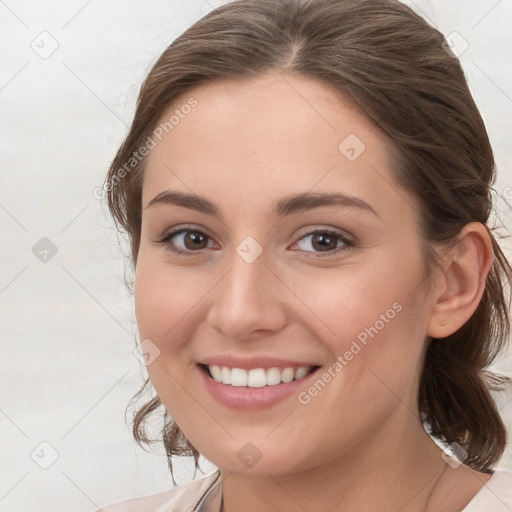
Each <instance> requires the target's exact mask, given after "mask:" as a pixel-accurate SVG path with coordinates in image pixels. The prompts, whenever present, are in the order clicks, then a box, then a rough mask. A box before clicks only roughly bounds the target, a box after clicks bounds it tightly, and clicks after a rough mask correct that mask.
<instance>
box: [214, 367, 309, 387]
mask: <svg viewBox="0 0 512 512" xmlns="http://www.w3.org/2000/svg"><path fill="white" fill-rule="evenodd" d="M312 368H313V367H312V366H300V367H299V368H292V367H288V368H277V367H272V368H267V369H265V368H254V369H252V370H244V369H243V368H228V367H227V366H218V365H210V366H208V369H209V370H210V373H211V375H212V377H213V378H214V379H215V380H216V381H217V382H222V383H223V384H231V386H235V387H249V388H262V387H264V386H276V385H277V384H281V382H284V383H288V382H291V381H292V380H297V379H302V377H304V376H305V375H307V374H308V373H309V372H310V370H311V369H312Z"/></svg>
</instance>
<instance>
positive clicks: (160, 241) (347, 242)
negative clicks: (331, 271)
mask: <svg viewBox="0 0 512 512" xmlns="http://www.w3.org/2000/svg"><path fill="white" fill-rule="evenodd" d="M183 232H185V233H186V232H190V233H197V234H200V235H203V236H205V237H207V238H208V239H211V237H210V236H209V235H208V234H207V233H205V232H204V231H201V230H199V229H196V228H193V227H192V226H184V227H180V228H177V229H175V230H173V231H171V232H169V233H166V234H164V235H162V236H160V237H159V238H158V239H157V240H155V243H157V244H162V245H165V246H166V248H167V249H168V250H169V251H172V252H174V253H176V254H179V255H182V256H194V255H195V254H198V253H200V252H201V251H202V250H204V249H201V250H199V251H183V250H181V249H176V248H171V245H172V244H170V243H169V240H171V239H172V238H173V237H174V236H175V235H177V234H180V233H183ZM318 233H320V234H324V235H325V234H326V235H330V236H335V237H336V238H338V239H339V240H341V241H342V242H343V243H344V244H345V245H344V246H343V247H338V248H336V249H333V250H330V251H326V252H317V253H316V254H315V256H314V257H315V258H322V257H325V256H333V255H335V254H338V253H340V252H344V251H349V250H351V249H353V248H354V247H355V246H356V244H355V242H353V241H351V240H349V239H348V238H346V237H345V236H343V235H342V234H341V233H339V232H338V231H334V230H332V229H317V230H314V231H310V232H308V233H306V234H305V235H304V236H302V237H301V238H299V240H298V241H301V240H303V239H304V238H307V237H308V236H311V235H315V234H318ZM304 252H307V253H310V252H313V253H314V252H315V251H304Z"/></svg>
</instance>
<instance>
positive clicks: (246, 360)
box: [199, 354, 320, 370]
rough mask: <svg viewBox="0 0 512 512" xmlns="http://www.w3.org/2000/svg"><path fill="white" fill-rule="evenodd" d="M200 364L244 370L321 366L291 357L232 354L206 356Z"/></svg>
mask: <svg viewBox="0 0 512 512" xmlns="http://www.w3.org/2000/svg"><path fill="white" fill-rule="evenodd" d="M199 363H200V364H205V365H207V366H211V365H216V366H227V367H228V368H243V369H244V370H252V369H254V368H273V367H278V368H299V367H301V366H303V367H310V366H320V365H318V364H314V363H311V362H299V361H292V360H291V359H282V358H280V357H271V356H252V357H240V356H234V355H231V354H226V355H217V356H211V357H206V358H205V359H203V360H201V361H199Z"/></svg>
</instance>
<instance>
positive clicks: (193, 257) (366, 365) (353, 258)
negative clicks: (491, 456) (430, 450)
mask: <svg viewBox="0 0 512 512" xmlns="http://www.w3.org/2000/svg"><path fill="white" fill-rule="evenodd" d="M191 98H193V99H191ZM194 100H195V101H194ZM184 105H194V106H193V107H191V108H188V107H184ZM176 110H177V111H178V112H175V111H176ZM173 115H174V118H173V120H172V121H170V122H169V119H170V118H171V116H173ZM161 122H162V123H165V122H167V123H168V124H167V125H166V126H165V128H164V129H162V127H160V129H159V130H158V131H157V132H154V133H156V134H158V136H155V137H153V138H154V140H155V142H156V146H155V147H154V148H153V149H151V150H150V153H149V156H148V157H147V165H146V170H145V177H144V185H143V211H142V232H141V242H140V250H139V253H138V262H137V269H136V286H135V300H136V315H137V322H138V327H139V332H140V339H141V341H142V343H143V349H145V351H147V352H148V364H149V366H148V371H149V375H150V378H151V381H152V383H153V385H154V386H155V389H156V391H157V392H158V395H159V396H160V398H161V401H162V402H163V404H164V405H165V407H166V409H167V411H168V412H169V414H170V415H171V416H172V417H173V419H174V420H175V421H176V422H177V424H178V426H179V427H180V428H181V429H182V431H183V432H184V434H185V435H186V436H187V438H188V439H189V440H190V442H191V443H192V445H194V446H195V447H196V448H197V449H198V450H199V452H201V453H202V454H203V455H204V456H205V457H206V458H207V459H209V460H210V461H212V462H213V463H214V464H215V465H217V466H218V467H221V468H223V469H227V470H230V471H236V472H245V473H249V472H252V473H258V474H263V473H265V472H266V471H271V472H272V474H284V473H290V472H294V471H299V470H303V469H306V468H308V467H314V466H317V465H319V464H323V463H327V462H328V461H335V460H338V459H339V458H340V457H347V456H348V455H350V454H351V453H352V454H356V453H357V452H358V451H360V450H362V449H364V447H365V446H367V445H368V443H369V442H370V441H369V440H370V439H377V438H379V433H380V432H382V429H383V428H384V425H386V424H389V422H390V421H392V422H393V424H394V425H395V426H396V425H402V426H403V427H404V428H406V429H407V428H408V427H409V426H410V425H412V424H415V425H417V422H418V418H417V415H415V414H414V413H413V411H416V410H417V407H416V403H417V398H416V396H417V388H418V382H419V376H420V374H421V359H422V354H423V349H424V345H425V336H426V334H428V323H429V315H430V309H431V304H432V302H431V301H430V299H429V297H428V296H427V295H426V292H425V284H426V281H425V279H424V263H423V259H422V256H421V252H420V237H419V232H418V211H417V206H416V202H415V200H414V198H413V197H412V196H411V195H410V194H409V193H407V192H406V191H404V190H403V189H401V188H400V187H399V186H398V185H397V184H396V182H395V180H394V178H393V175H392V172H391V168H390V159H389V154H388V147H387V142H386V139H385V137H384V136H383V134H382V133H381V132H380V131H379V129H377V127H376V126H375V125H374V124H373V123H372V122H371V121H369V120H368V119H367V118H366V117H365V116H363V115H362V114H361V113H360V112H359V111H358V110H357V109H355V108H354V106H353V105H352V106H351V105H350V103H349V102H348V101H347V99H346V98H345V99H343V97H341V96H340V95H339V94H337V93H336V92H334V91H333V90H332V89H330V88H329V87H327V86H326V85H324V84H322V83H320V82H317V81H315V80H312V79H309V78H301V77H297V76H291V75H286V74H282V75H281V74H277V73H269V74H267V75H264V76H261V77H259V78H258V79H257V80H255V79H253V80H250V81H245V82H235V81H218V82H215V83H213V84H210V85H209V86H208V87H199V88H196V89H194V90H192V91H189V93H187V94H186V95H184V96H183V97H182V99H180V100H179V101H177V102H175V103H174V104H173V106H172V108H169V109H168V110H167V111H166V112H165V114H164V115H163V116H162V118H161ZM159 139H161V140H159ZM171 193H172V194H174V195H172V194H171ZM178 193H179V194H180V195H179V196H178V195H177V194H178ZM166 194H167V195H166ZM310 196H311V198H310V199H308V200H306V198H307V197H310ZM155 198H158V199H157V200H155ZM328 198H330V199H328ZM173 230H175V231H178V232H177V233H176V234H174V235H172V236H169V237H167V238H166V235H169V234H170V233H171V231H173ZM163 238H166V240H165V241H164V242H160V241H159V240H162V239H163ZM176 251H182V252H183V253H181V254H180V253H178V252H176ZM207 365H210V366H211V367H212V366H213V365H215V366H217V367H220V368H211V372H212V373H213V374H214V375H215V376H216V377H217V379H221V378H224V380H225V381H226V382H228V380H229V379H230V380H231V382H232V384H237V385H232V384H228V383H224V382H217V381H216V380H215V379H214V378H212V377H211V376H210V375H209V374H208V373H207V370H206V367H207ZM222 367H224V368H222ZM300 367H306V368H307V370H299V368H300ZM232 368H239V369H241V370H233V371H231V369H232ZM269 368H273V369H272V370H269ZM285 368H288V369H287V370H286V369H285ZM290 368H291V369H290ZM311 369H313V370H314V371H313V373H307V374H306V375H305V376H302V377H301V375H302V374H303V373H304V372H306V371H307V372H310V370H311ZM250 370H253V371H250ZM294 376H297V377H299V378H297V380H293V381H292V382H288V381H289V379H290V378H292V377H294ZM246 379H248V383H249V384H250V385H249V386H248V385H247V382H246ZM281 381H284V382H281ZM277 382H281V383H280V384H277ZM253 386H254V387H253Z"/></svg>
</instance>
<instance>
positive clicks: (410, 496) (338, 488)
mask: <svg viewBox="0 0 512 512" xmlns="http://www.w3.org/2000/svg"><path fill="white" fill-rule="evenodd" d="M402 409H403V412H402V416H401V417H396V418H392V419H390V420H389V421H388V422H387V424H384V425H382V426H381V427H380V429H379V430H378V431H377V432H375V433H374V434H375V435H372V436H371V439H363V440H361V441H360V442H359V443H358V444H357V446H356V445H355V444H354V446H353V447H352V448H351V449H350V451H349V452H345V454H344V455H343V457H338V458H333V459H331V460H329V461H327V462H326V463H324V464H322V465H320V466H317V467H314V468H308V469H305V470H303V471H297V472H294V473H293V474H289V473H288V474H279V473H277V472H276V473H272V472H271V471H265V472H263V474H258V475H254V474H240V473H229V472H227V471H224V470H223V471H222V476H223V484H222V486H223V512H245V511H247V512H249V511H254V510H266V511H268V512H273V511H275V512H277V511H279V512H304V510H323V511H326V512H327V511H329V512H331V511H332V512H335V511H342V510H364V511H365V512H396V511H397V510H400V511H401V512H425V511H426V510H428V505H429V504H428V501H429V497H430V495H431V494H432V491H433V489H434V487H435V485H436V483H437V482H438V480H439V478H440V476H441V474H442V472H443V471H444V469H445V468H446V465H447V464H446V463H445V462H444V460H443V459H442V458H441V449H440V448H439V447H438V446H437V445H436V444H435V442H434V441H433V440H432V439H431V438H430V437H429V436H428V434H427V433H426V432H425V430H424V429H423V426H422V424H421V423H420V421H419V420H418V419H417V418H415V417H414V415H413V414H411V411H410V410H408V409H407V408H406V407H403V408H402Z"/></svg>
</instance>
